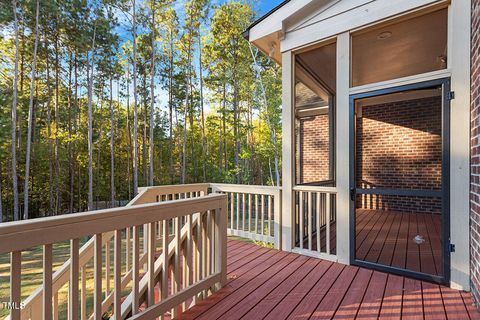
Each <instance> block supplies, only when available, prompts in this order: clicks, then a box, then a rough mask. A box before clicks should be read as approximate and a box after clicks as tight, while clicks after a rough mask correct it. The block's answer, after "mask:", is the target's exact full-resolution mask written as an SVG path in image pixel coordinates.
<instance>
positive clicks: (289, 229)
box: [281, 51, 295, 251]
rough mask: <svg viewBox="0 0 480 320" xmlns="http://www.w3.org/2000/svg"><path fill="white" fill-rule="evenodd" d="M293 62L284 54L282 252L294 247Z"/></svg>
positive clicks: (289, 52)
mask: <svg viewBox="0 0 480 320" xmlns="http://www.w3.org/2000/svg"><path fill="white" fill-rule="evenodd" d="M293 72H294V68H293V61H292V52H291V51H287V52H284V53H282V237H281V239H282V240H281V241H282V250H285V251H291V250H292V248H293V245H294V242H293V237H294V234H293V232H294V224H293V223H294V221H293V196H292V187H293V181H294V165H293V159H294V156H295V148H294V144H293V143H294V140H293V96H294V95H293V76H294V75H293Z"/></svg>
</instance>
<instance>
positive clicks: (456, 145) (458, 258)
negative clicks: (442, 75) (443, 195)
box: [448, 0, 471, 290]
mask: <svg viewBox="0 0 480 320" xmlns="http://www.w3.org/2000/svg"><path fill="white" fill-rule="evenodd" d="M470 10H471V3H470V0H464V1H452V3H451V5H450V8H449V28H448V29H449V32H448V37H449V42H448V47H449V56H448V61H449V68H451V70H452V78H451V87H452V88H451V90H452V91H455V99H453V100H452V101H451V122H450V125H451V129H450V139H451V141H450V232H451V234H450V236H451V243H453V244H455V249H456V250H455V252H452V254H451V286H452V288H457V289H463V290H469V289H470V284H469V279H470V254H469V247H470V246H469V235H470V230H469V216H470V205H469V190H470V185H469V183H470V167H469V165H470V27H471V25H470Z"/></svg>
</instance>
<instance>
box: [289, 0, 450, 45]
mask: <svg viewBox="0 0 480 320" xmlns="http://www.w3.org/2000/svg"><path fill="white" fill-rule="evenodd" d="M441 2H444V1H443V0H408V1H399V0H395V1H393V0H376V1H365V3H364V4H363V5H358V6H356V7H354V8H352V9H351V10H347V11H345V12H342V13H337V14H336V15H333V16H326V17H324V19H323V20H321V21H317V22H316V23H314V24H311V25H308V24H306V25H305V26H303V27H300V28H298V27H297V28H295V29H294V30H292V31H287V32H286V35H285V37H284V38H283V39H282V40H281V42H280V50H281V52H286V51H290V50H294V49H297V48H300V47H302V46H305V45H307V44H310V43H314V42H318V41H321V40H323V39H327V38H330V37H332V36H335V35H337V34H340V33H343V32H347V31H350V30H354V29H357V28H360V27H362V26H366V25H369V24H371V23H374V22H377V21H381V20H384V19H387V18H389V17H393V16H395V15H398V14H402V13H405V12H408V11H411V10H414V9H418V8H420V7H423V6H427V5H432V4H435V3H441Z"/></svg>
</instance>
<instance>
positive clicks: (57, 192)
mask: <svg viewBox="0 0 480 320" xmlns="http://www.w3.org/2000/svg"><path fill="white" fill-rule="evenodd" d="M57 29H58V26H57ZM58 32H59V31H58V30H57V34H56V35H55V215H57V214H58V209H59V205H60V154H59V150H60V149H59V146H60V142H59V140H58V126H59V123H60V112H59V95H60V93H59V89H60V87H59V86H60V83H59V59H58Z"/></svg>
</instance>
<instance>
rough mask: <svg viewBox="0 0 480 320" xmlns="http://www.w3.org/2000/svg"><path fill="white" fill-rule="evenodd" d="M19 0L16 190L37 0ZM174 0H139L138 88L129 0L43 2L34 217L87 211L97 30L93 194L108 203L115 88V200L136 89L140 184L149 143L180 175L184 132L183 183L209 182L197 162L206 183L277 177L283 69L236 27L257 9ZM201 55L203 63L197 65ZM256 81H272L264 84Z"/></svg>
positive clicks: (3, 23)
mask: <svg viewBox="0 0 480 320" xmlns="http://www.w3.org/2000/svg"><path fill="white" fill-rule="evenodd" d="M17 2H18V4H17V15H18V16H19V23H20V61H19V66H20V68H19V83H18V84H17V85H18V88H19V93H18V95H19V97H18V105H17V112H18V121H17V123H16V124H15V125H16V128H17V137H18V141H15V145H16V146H17V153H18V162H17V170H18V174H19V177H18V178H19V190H18V192H19V194H20V197H21V195H22V192H23V190H22V189H23V183H24V177H25V157H26V156H25V154H26V150H25V148H26V147H25V146H26V136H27V134H26V132H27V115H28V97H29V95H30V92H29V83H30V71H31V62H32V60H33V56H32V55H33V49H32V48H33V44H34V40H35V39H34V32H32V30H33V29H34V25H35V13H34V12H35V3H36V2H35V0H19V1H17ZM172 3H173V1H171V0H148V1H147V0H145V1H140V0H139V1H137V10H136V11H137V19H136V23H137V88H133V86H132V72H133V71H132V70H133V68H132V63H133V54H132V37H131V32H132V14H131V13H132V1H130V0H123V1H113V0H108V1H107V0H103V1H101V0H94V1H87V0H64V1H52V0H45V1H43V0H42V1H40V21H39V24H40V37H39V49H38V57H37V76H36V79H35V83H34V88H35V89H34V90H35V91H34V117H33V123H32V125H33V130H32V131H33V137H32V155H31V161H32V164H31V172H30V178H29V190H30V192H29V195H30V196H29V211H30V214H29V216H30V217H40V216H47V215H53V214H62V213H68V212H70V211H74V212H79V211H84V210H86V206H87V193H88V148H87V135H88V118H87V86H88V81H89V80H90V79H89V76H88V75H87V64H88V62H90V63H91V62H92V52H91V46H92V39H93V34H94V30H95V34H96V36H95V43H96V48H95V55H94V56H93V59H94V60H93V64H94V68H93V79H92V80H93V88H94V90H93V168H92V169H93V176H94V177H93V179H94V183H93V186H94V187H93V189H94V190H93V191H94V200H95V201H97V202H104V201H107V202H108V201H110V195H111V185H110V172H111V167H110V161H111V159H110V129H111V122H110V121H111V119H110V97H112V103H113V109H114V113H113V117H114V122H113V124H114V128H113V132H114V137H113V138H114V161H115V168H114V169H115V170H114V181H115V194H116V199H117V200H123V201H127V200H129V199H131V198H132V197H133V196H134V195H133V181H132V179H133V178H132V176H133V167H132V155H133V149H132V148H133V147H132V146H133V142H132V139H133V135H132V133H133V91H134V89H136V90H137V95H138V101H137V106H138V110H139V111H138V112H139V113H138V119H139V123H138V133H139V134H138V141H137V144H138V146H139V150H138V155H139V159H138V164H139V165H138V172H139V185H140V186H143V185H147V183H148V180H149V179H148V178H149V177H148V174H149V172H148V170H147V168H148V167H149V166H150V163H149V159H148V156H147V157H145V155H146V154H148V151H149V150H150V148H152V149H153V169H154V183H155V184H158V185H159V184H170V183H180V181H181V172H182V166H183V165H184V163H183V161H182V159H183V156H184V155H183V152H184V147H183V144H184V131H185V130H186V148H185V150H186V154H185V159H186V163H185V173H186V179H185V182H186V183H194V182H201V181H203V178H204V177H203V173H202V167H204V168H205V172H206V174H205V179H206V181H210V182H228V183H234V182H240V183H246V184H272V183H274V182H275V179H274V176H275V173H274V172H273V171H274V170H275V169H274V165H273V164H274V162H275V158H276V159H277V160H278V159H279V158H280V154H281V150H280V145H281V143H280V137H281V119H280V115H281V83H280V81H281V74H280V70H279V68H278V66H277V65H275V63H274V62H272V61H271V60H269V59H268V58H267V57H264V56H261V55H257V56H256V59H257V64H254V60H253V57H252V54H251V51H250V47H249V44H248V42H247V41H245V39H243V37H242V35H241V34H242V32H243V31H244V30H245V28H246V27H248V25H249V24H250V23H251V22H252V21H253V19H254V17H255V13H254V12H253V10H252V7H251V6H250V4H248V3H245V2H243V1H242V2H240V1H229V2H227V3H225V4H222V5H219V6H216V7H213V8H211V7H210V1H209V0H191V1H188V2H187V3H186V5H185V8H184V10H183V11H182V12H183V13H179V12H176V11H175V9H174V7H173V6H172ZM152 9H155V25H152V16H151V14H152ZM210 9H212V10H210ZM12 13H13V10H12V7H11V4H10V3H8V5H3V6H1V8H0V31H1V32H0V48H1V53H2V54H1V55H0V182H1V187H2V188H1V192H0V196H1V203H2V209H3V210H2V212H1V213H2V214H3V220H4V221H6V220H11V219H12V203H13V201H12V197H13V190H12V184H11V165H12V163H11V158H10V156H9V155H10V152H9V150H10V149H11V144H12V141H11V128H12V123H11V119H10V113H11V108H12V83H13V66H14V62H15V46H14V42H13V37H12V35H13V33H12V32H13V28H12V19H13V18H12V17H13V14H12ZM152 40H154V45H153V46H152ZM200 48H201V49H200ZM200 50H201V52H200ZM152 53H153V54H154V55H155V74H153V82H154V84H155V88H154V89H155V96H154V97H152V96H151V92H150V82H151V80H152V74H151V67H152V59H151V57H152ZM257 53H258V52H257V51H255V54H257ZM200 57H201V65H202V67H203V70H199V68H200V61H199V59H200ZM200 71H202V72H203V78H202V79H200V75H201V74H202V72H200ZM201 80H202V81H201ZM110 81H112V83H113V86H112V92H111V90H110ZM202 84H203V85H204V88H203V87H201V85H202ZM260 84H262V85H263V87H264V89H265V90H261V89H260V88H261V86H260ZM57 93H58V94H57ZM202 93H203V96H202ZM187 98H188V99H187ZM152 99H154V103H155V110H154V113H153V114H154V119H153V124H154V127H153V141H154V143H153V145H150V144H149V139H148V134H149V129H150V102H151V101H152ZM57 102H58V103H57ZM49 115H50V116H49ZM185 118H186V119H185ZM185 125H186V127H185ZM272 134H273V136H272ZM272 137H276V140H275V139H273V138H272ZM279 170H280V169H279ZM119 204H120V203H115V204H114V205H119ZM107 205H112V204H109V203H108V204H107Z"/></svg>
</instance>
